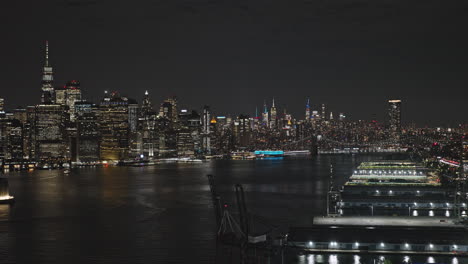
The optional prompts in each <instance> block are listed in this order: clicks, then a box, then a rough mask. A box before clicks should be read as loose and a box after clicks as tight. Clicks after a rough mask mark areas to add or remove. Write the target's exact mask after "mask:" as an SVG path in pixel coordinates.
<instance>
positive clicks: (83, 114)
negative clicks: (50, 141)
mask: <svg viewBox="0 0 468 264" xmlns="http://www.w3.org/2000/svg"><path fill="white" fill-rule="evenodd" d="M75 109H76V130H77V132H76V161H77V162H80V163H85V164H86V163H95V162H98V161H99V160H100V140H101V137H100V127H99V118H98V111H97V110H98V108H97V106H95V105H94V104H92V103H89V102H79V103H77V104H75Z"/></svg>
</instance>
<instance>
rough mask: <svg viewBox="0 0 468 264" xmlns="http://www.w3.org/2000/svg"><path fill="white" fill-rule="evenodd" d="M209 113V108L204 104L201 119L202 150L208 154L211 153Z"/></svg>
mask: <svg viewBox="0 0 468 264" xmlns="http://www.w3.org/2000/svg"><path fill="white" fill-rule="evenodd" d="M210 124H211V113H210V108H209V107H208V106H206V105H205V107H203V119H202V125H203V128H202V151H203V152H205V153H207V154H210V153H211V142H210V141H211V131H210V128H211V125H210Z"/></svg>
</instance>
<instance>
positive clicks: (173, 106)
mask: <svg viewBox="0 0 468 264" xmlns="http://www.w3.org/2000/svg"><path fill="white" fill-rule="evenodd" d="M159 116H160V117H166V118H168V119H169V120H170V121H172V122H177V121H178V119H179V113H178V112H177V98H176V97H175V96H174V97H171V98H168V99H166V100H164V102H163V103H162V104H161V107H160V108H159Z"/></svg>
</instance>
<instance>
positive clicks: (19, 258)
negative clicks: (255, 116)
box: [0, 155, 462, 264]
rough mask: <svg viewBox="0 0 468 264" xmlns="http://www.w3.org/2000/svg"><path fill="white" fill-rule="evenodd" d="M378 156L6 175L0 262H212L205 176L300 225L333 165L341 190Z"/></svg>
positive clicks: (317, 210)
mask: <svg viewBox="0 0 468 264" xmlns="http://www.w3.org/2000/svg"><path fill="white" fill-rule="evenodd" d="M375 158H386V157H383V156H375V155H371V156H357V155H356V156H347V155H340V156H319V157H313V158H312V159H284V160H260V161H223V160H220V161H211V162H204V163H200V164H160V165H158V166H154V167H138V168H134V167H114V168H112V167H109V168H82V169H77V170H72V171H71V173H70V174H68V175H65V174H64V173H63V172H62V171H58V170H57V171H53V170H50V171H49V170H46V171H33V172H12V173H10V174H9V175H8V176H9V178H10V184H9V185H10V194H11V195H13V196H15V198H16V203H15V205H14V206H11V207H9V206H7V205H0V262H3V261H4V262H6V263H39V262H40V263H49V264H55V263H125V264H127V263H194V264H196V263H213V260H214V256H215V232H216V230H215V220H214V215H213V210H212V201H211V196H210V192H209V186H208V182H207V178H206V174H213V175H215V177H216V184H217V186H218V190H219V192H220V194H221V196H222V198H223V201H224V202H227V203H230V204H235V196H234V192H233V188H234V187H233V186H234V184H236V183H241V184H243V185H244V186H245V190H246V201H247V207H248V209H249V211H252V212H254V213H255V214H257V215H260V216H263V217H265V218H267V219H269V220H270V221H271V222H272V223H274V224H283V223H288V224H291V225H298V226H305V225H309V224H310V223H311V220H312V217H313V216H316V215H323V214H324V213H325V204H326V199H325V194H326V188H327V186H328V181H329V174H328V173H329V164H330V162H331V161H332V162H333V163H334V165H335V166H334V167H335V172H336V177H335V183H336V184H337V185H341V184H343V183H344V182H345V181H346V180H347V177H349V175H350V174H351V172H352V170H353V168H354V167H355V166H356V165H358V163H359V162H361V161H364V160H371V159H375ZM181 245H182V246H181ZM181 248H182V252H181ZM25 252H27V253H25ZM359 257H360V258H357V257H355V256H353V255H340V254H337V255H326V254H315V255H307V256H303V257H301V256H297V255H296V254H293V255H288V254H286V256H285V258H286V260H287V262H285V263H288V264H289V263H340V264H342V263H344V264H349V263H370V261H371V259H370V258H369V257H367V256H359ZM396 258H397V259H398V261H400V262H401V261H402V258H403V256H401V257H396ZM411 258H412V259H413V257H411ZM426 260H427V256H426V257H424V259H423V260H421V262H423V261H426ZM436 260H437V261H439V262H440V261H442V259H439V257H437V258H436ZM444 261H445V260H444ZM458 261H460V262H461V259H459V260H458ZM226 263H229V262H226ZM276 263H277V262H276ZM395 263H398V262H395ZM447 263H449V262H448V261H447ZM454 263H456V262H453V264H454ZM461 263H462V262H461ZM272 264H275V262H272Z"/></svg>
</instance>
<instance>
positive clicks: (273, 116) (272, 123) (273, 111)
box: [270, 98, 276, 128]
mask: <svg viewBox="0 0 468 264" xmlns="http://www.w3.org/2000/svg"><path fill="white" fill-rule="evenodd" d="M275 127H276V107H275V98H273V102H272V105H271V109H270V128H275Z"/></svg>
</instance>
